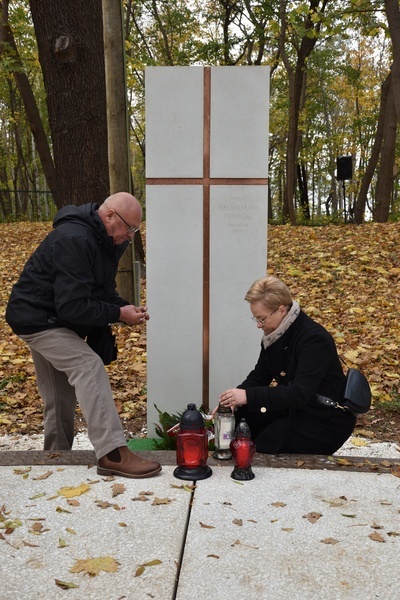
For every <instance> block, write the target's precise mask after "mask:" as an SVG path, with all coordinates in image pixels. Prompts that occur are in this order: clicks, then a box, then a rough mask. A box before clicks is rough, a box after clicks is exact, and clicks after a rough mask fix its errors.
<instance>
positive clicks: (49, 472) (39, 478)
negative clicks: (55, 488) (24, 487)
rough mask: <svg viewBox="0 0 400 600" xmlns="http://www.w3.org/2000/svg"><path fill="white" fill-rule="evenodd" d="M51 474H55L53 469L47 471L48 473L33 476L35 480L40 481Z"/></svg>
mask: <svg viewBox="0 0 400 600" xmlns="http://www.w3.org/2000/svg"><path fill="white" fill-rule="evenodd" d="M50 475H53V471H47V472H46V473H43V475H39V476H38V477H32V479H33V480H34V481H40V480H42V479H47V478H48V477H50Z"/></svg>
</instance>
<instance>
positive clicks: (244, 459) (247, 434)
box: [230, 419, 256, 481]
mask: <svg viewBox="0 0 400 600" xmlns="http://www.w3.org/2000/svg"><path fill="white" fill-rule="evenodd" d="M230 449H231V452H232V458H233V462H234V464H235V468H234V469H233V471H232V473H231V477H232V479H237V480H239V481H249V480H250V479H254V477H255V475H254V473H253V471H252V468H251V463H252V460H253V456H254V453H255V451H256V447H255V444H254V442H253V441H252V439H251V431H250V427H249V426H248V424H247V422H246V419H241V420H240V423H239V424H238V425H237V427H236V429H235V437H234V439H233V440H232V441H231V444H230Z"/></svg>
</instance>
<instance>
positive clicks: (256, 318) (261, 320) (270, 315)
mask: <svg viewBox="0 0 400 600" xmlns="http://www.w3.org/2000/svg"><path fill="white" fill-rule="evenodd" d="M278 309H279V306H278V308H276V309H275V310H274V311H272V313H271V314H269V315H267V316H266V317H263V318H262V319H260V318H259V317H251V319H252V320H253V321H255V322H256V323H257V324H258V325H264V323H265V321H267V319H269V318H270V317H272V315H273V314H274V313H276V311H277V310H278Z"/></svg>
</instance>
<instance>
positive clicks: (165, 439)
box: [154, 404, 214, 450]
mask: <svg viewBox="0 0 400 600" xmlns="http://www.w3.org/2000/svg"><path fill="white" fill-rule="evenodd" d="M154 407H155V409H156V411H157V412H158V418H159V423H158V424H155V431H156V434H157V435H158V437H159V438H160V440H154V447H155V450H176V434H175V435H170V434H169V433H168V430H169V429H171V427H174V425H178V424H179V423H180V422H181V419H182V415H183V412H181V413H177V414H169V413H167V412H163V411H161V410H160V409H159V408H158V407H157V405H156V404H154ZM199 410H200V412H201V414H202V415H203V419H204V426H205V428H206V429H207V432H208V434H209V443H208V449H209V450H214V442H213V439H214V436H213V433H214V422H213V420H212V419H207V418H206V417H205V414H204V409H203V407H202V406H200V408H199Z"/></svg>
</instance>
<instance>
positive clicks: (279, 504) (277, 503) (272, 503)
mask: <svg viewBox="0 0 400 600" xmlns="http://www.w3.org/2000/svg"><path fill="white" fill-rule="evenodd" d="M271 506H277V507H284V506H286V503H285V502H271Z"/></svg>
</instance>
